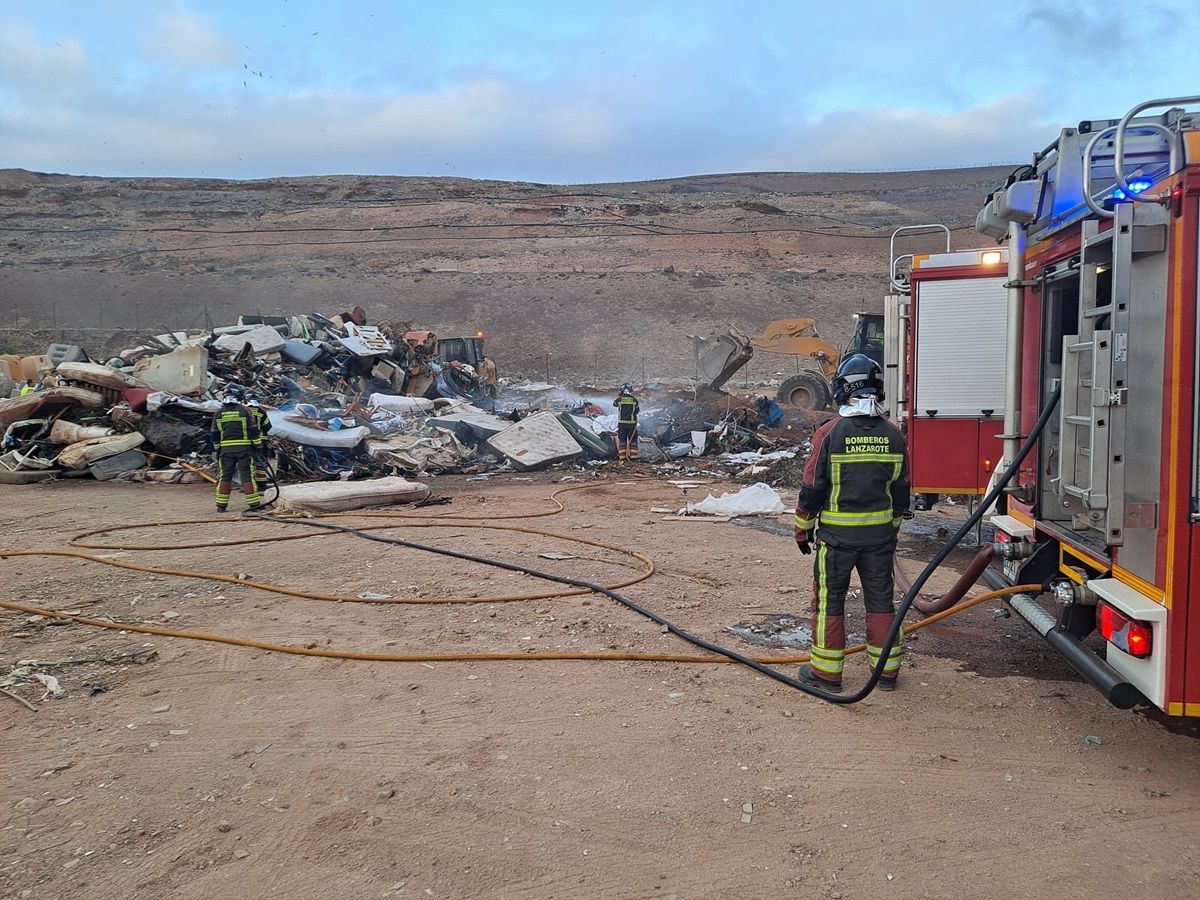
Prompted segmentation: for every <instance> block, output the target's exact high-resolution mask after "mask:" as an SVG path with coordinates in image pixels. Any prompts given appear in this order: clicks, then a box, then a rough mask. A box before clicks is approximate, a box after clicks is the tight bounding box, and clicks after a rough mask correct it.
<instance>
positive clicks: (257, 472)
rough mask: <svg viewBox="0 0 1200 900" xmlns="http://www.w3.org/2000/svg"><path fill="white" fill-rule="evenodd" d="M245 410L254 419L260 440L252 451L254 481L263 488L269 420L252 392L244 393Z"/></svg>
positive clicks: (267, 450)
mask: <svg viewBox="0 0 1200 900" xmlns="http://www.w3.org/2000/svg"><path fill="white" fill-rule="evenodd" d="M246 408H247V409H248V410H249V411H250V415H252V416H253V417H254V424H255V425H256V426H257V427H258V436H259V438H260V439H261V440H260V443H259V446H258V449H257V450H255V451H254V480H255V482H256V483H257V484H258V485H259V486H260V487H264V486H266V484H267V481H268V474H267V464H268V454H269V452H270V449H269V446H268V444H267V440H268V438H269V436H270V434H271V420H270V418H269V417H268V416H267V413H266V411H265V410H264V409H263V408H262V400H261V399H260V398H259V396H258V394H256V393H255V392H254V391H246Z"/></svg>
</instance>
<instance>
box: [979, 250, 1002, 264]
mask: <svg viewBox="0 0 1200 900" xmlns="http://www.w3.org/2000/svg"><path fill="white" fill-rule="evenodd" d="M979 261H980V262H981V263H983V264H984V265H985V266H994V265H996V263H998V262H1000V251H999V250H987V251H985V252H984V253H982V254H981V255H980V257H979Z"/></svg>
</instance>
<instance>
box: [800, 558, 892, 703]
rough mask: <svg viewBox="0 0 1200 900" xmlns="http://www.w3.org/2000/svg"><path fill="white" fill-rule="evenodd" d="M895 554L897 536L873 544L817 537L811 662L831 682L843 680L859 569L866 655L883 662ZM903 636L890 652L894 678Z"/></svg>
mask: <svg viewBox="0 0 1200 900" xmlns="http://www.w3.org/2000/svg"><path fill="white" fill-rule="evenodd" d="M895 556H896V539H895V538H892V539H891V540H889V541H887V542H886V543H883V544H874V545H872V546H869V547H853V546H847V545H845V544H841V545H834V544H830V543H828V542H827V541H819V542H818V544H817V548H816V562H815V564H814V565H813V603H812V662H811V665H812V669H813V673H814V674H815V675H817V677H819V678H823V679H825V680H826V681H829V682H832V683H839V682H841V680H842V667H843V663H844V661H845V657H846V592H847V591H848V590H849V589H850V575H851V573H852V572H854V571H855V570H856V569H857V570H858V580H859V583H860V584H861V585H862V594H863V603H864V605H865V606H866V612H867V656H868V657H869V658H870V660H871V666H872V668H874V666H875V665H876V664H877V663H878V662H879V656H880V652H881V651H882V649H883V644H884V643H885V641H886V640H887V633H888V630H889V629H890V628H891V627H892V618H893V617H894V616H895V607H894V606H893V593H894V591H895V584H894V581H893V577H892V564H893V562H894V559H895ZM903 640H904V632H903V631H901V632H900V635H899V637H897V639H896V645H895V646H894V647H893V648H892V651H891V653H889V654H888V659H887V664H886V665H885V666H884V669H883V677H884V678H895V677H896V673H897V672H899V671H900V653H901V643H902V642H903Z"/></svg>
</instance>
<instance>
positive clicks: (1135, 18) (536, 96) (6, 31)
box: [0, 0, 1200, 183]
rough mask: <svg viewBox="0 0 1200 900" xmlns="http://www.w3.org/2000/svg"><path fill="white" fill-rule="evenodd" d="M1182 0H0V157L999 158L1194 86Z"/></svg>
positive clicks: (411, 171) (302, 162) (594, 175)
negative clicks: (1087, 122)
mask: <svg viewBox="0 0 1200 900" xmlns="http://www.w3.org/2000/svg"><path fill="white" fill-rule="evenodd" d="M1198 33H1200V3H1198V2H1196V0H1158V2H1153V0H1151V2H1145V3H1141V4H1129V3H1126V2H1122V0H1091V2H1087V0H1006V2H999V3H996V2H992V3H983V2H977V0H875V2H869V0H836V2H829V0H821V2H810V0H636V2H634V0H605V2H601V0H554V2H540V0H527V2H526V0H493V2H484V0H442V2H434V0H415V2H414V0H340V2H338V0H237V2H234V0H0V168H8V167H19V168H25V169H31V170H34V171H41V172H66V173H72V174H80V175H107V176H129V175H134V176H137V175H153V176H199V177H221V178H265V177H272V176H287V175H324V174H379V175H453V176H458V177H473V178H499V179H505V180H522V181H533V182H544V183H587V182H593V183H594V182H605V181H625V180H640V179H650V178H666V177H675V176H683V175H694V174H706V173H724V172H746V171H763V170H767V171H824V170H864V169H865V170H888V169H906V168H939V167H944V166H969V165H984V164H989V163H1019V162H1022V161H1028V159H1029V158H1030V157H1031V156H1032V155H1033V153H1034V151H1036V150H1038V149H1040V148H1041V147H1043V146H1045V145H1046V144H1048V143H1050V142H1051V141H1052V140H1053V139H1054V138H1055V137H1056V136H1057V134H1058V131H1059V129H1061V128H1062V127H1064V126H1066V125H1070V124H1074V123H1076V122H1078V121H1079V120H1081V119H1088V118H1118V117H1120V116H1121V115H1122V114H1123V113H1124V112H1125V111H1126V110H1127V109H1128V108H1129V107H1131V106H1133V105H1134V104H1136V103H1139V102H1141V101H1143V100H1147V99H1152V98H1156V97H1173V96H1181V95H1186V94H1197V93H1200V52H1197V51H1196V44H1195V39H1196V37H1195V36H1196V35H1197V34H1198Z"/></svg>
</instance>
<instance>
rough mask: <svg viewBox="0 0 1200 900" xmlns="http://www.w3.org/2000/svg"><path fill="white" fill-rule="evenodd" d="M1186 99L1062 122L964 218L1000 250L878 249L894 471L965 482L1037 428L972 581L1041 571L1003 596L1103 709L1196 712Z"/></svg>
mask: <svg viewBox="0 0 1200 900" xmlns="http://www.w3.org/2000/svg"><path fill="white" fill-rule="evenodd" d="M1198 109H1200V97H1182V98H1171V99H1165V100H1151V101H1147V102H1146V103H1142V104H1139V105H1138V106H1136V107H1134V108H1133V109H1132V110H1130V111H1129V112H1128V113H1126V114H1125V115H1124V116H1123V117H1122V118H1120V119H1105V120H1089V121H1084V122H1080V123H1079V124H1078V125H1077V126H1074V127H1069V128H1064V129H1062V131H1061V133H1060V134H1059V136H1058V138H1057V140H1055V141H1054V142H1053V143H1051V144H1049V145H1048V146H1047V147H1045V148H1044V149H1042V150H1041V151H1039V152H1038V153H1036V154H1035V155H1034V156H1033V160H1032V162H1031V163H1030V164H1029V165H1027V166H1022V167H1020V168H1019V169H1018V170H1016V171H1015V172H1013V174H1012V175H1011V176H1009V178H1008V179H1007V181H1006V182H1005V183H1004V184H1003V185H999V186H998V187H997V189H996V190H995V191H994V192H993V193H992V194H991V195H990V196H989V197H988V199H987V202H986V204H985V205H984V207H983V208H982V209H981V210H980V212H979V214H978V217H977V219H976V230H977V231H979V232H980V233H981V234H983V235H986V236H987V237H990V238H992V239H994V240H995V241H997V243H999V242H1004V246H1003V247H1002V248H1001V249H1000V250H998V251H997V250H996V249H994V247H993V249H990V250H977V251H975V250H973V251H957V252H949V251H948V252H945V253H935V254H929V255H926V256H914V257H913V259H912V270H911V274H910V275H909V276H908V278H907V279H906V280H905V279H898V278H897V277H896V275H895V271H896V263H895V257H893V285H894V286H895V287H897V288H898V290H897V291H896V292H895V293H894V294H893V296H892V297H891V298H890V299H889V303H888V305H887V307H886V313H887V324H888V328H887V334H888V341H889V344H888V346H889V348H890V353H889V354H887V356H888V359H887V365H888V372H887V374H888V378H889V379H891V380H892V381H893V384H894V387H893V390H895V391H896V392H897V393H896V398H897V402H896V403H895V404H894V405H893V415H894V416H896V417H897V419H898V420H899V421H900V422H901V423H903V424H905V426H906V427H907V430H908V432H909V435H910V441H911V443H912V469H913V481H914V487H915V489H916V490H918V491H925V492H929V493H943V492H954V493H971V492H975V493H980V492H982V490H983V488H984V487H985V486H986V483H987V481H989V480H991V479H992V478H995V477H996V476H997V474H998V473H1006V472H1007V470H1008V469H1009V468H1011V467H1010V466H1009V461H1011V460H1013V459H1014V458H1015V457H1016V455H1017V451H1018V448H1019V447H1021V446H1022V444H1023V443H1024V442H1025V441H1036V447H1035V449H1034V450H1033V452H1031V453H1030V454H1029V455H1028V456H1027V457H1026V459H1025V462H1024V463H1023V464H1022V465H1021V466H1020V469H1019V471H1017V472H1015V473H1014V476H1013V477H1012V479H1011V480H1010V481H1009V482H1008V484H1007V486H1006V489H1005V491H1006V492H1005V494H1004V496H1003V497H1002V499H1001V501H1000V504H999V507H998V511H997V514H996V515H994V516H992V518H991V521H992V523H993V524H994V525H995V526H996V529H997V543H996V545H995V546H996V553H997V554H998V555H999V556H1000V557H1001V565H1000V567H999V568H998V569H997V568H990V569H988V570H985V571H984V573H983V574H984V578H985V580H986V581H988V583H989V584H991V586H993V587H1002V586H1005V585H1018V584H1039V585H1041V586H1042V592H1041V593H1040V594H1039V595H1038V596H1036V597H1035V596H1030V595H1025V594H1016V595H1014V596H1013V597H1011V598H1010V603H1011V606H1012V608H1013V610H1014V611H1016V612H1018V613H1019V614H1020V615H1021V617H1022V618H1024V619H1025V620H1026V621H1027V622H1028V623H1029V624H1030V625H1032V626H1033V627H1034V628H1036V629H1037V630H1038V632H1040V633H1041V634H1042V635H1043V637H1044V638H1045V639H1046V640H1047V642H1048V643H1050V645H1051V646H1053V647H1054V648H1055V649H1056V650H1058V651H1059V652H1060V653H1062V654H1063V655H1064V656H1065V657H1066V659H1067V660H1068V661H1069V662H1070V663H1071V664H1072V665H1073V666H1074V667H1075V668H1076V669H1077V670H1078V671H1079V672H1080V673H1081V674H1082V675H1083V676H1084V677H1085V678H1086V679H1087V680H1088V681H1089V682H1090V683H1091V684H1093V685H1094V686H1095V687H1097V688H1098V689H1100V690H1101V691H1102V692H1103V693H1104V694H1105V695H1106V696H1107V697H1108V699H1109V700H1110V701H1111V702H1113V703H1114V704H1115V705H1118V706H1122V707H1129V706H1133V705H1135V704H1139V703H1146V702H1148V703H1150V704H1152V705H1154V706H1156V707H1158V708H1159V709H1161V710H1163V711H1165V712H1166V713H1167V714H1169V715H1174V716H1200V446H1198V445H1200V406H1198V404H1200V389H1198V386H1200V381H1198V379H1200V331H1198V330H1197V321H1196V320H1197V308H1198V306H1200V295H1198V292H1197V262H1198V242H1200V200H1198V197H1200V111H1197V110H1198ZM989 254H990V255H989ZM905 281H907V283H905ZM899 288H907V291H901V290H899ZM1001 298H1002V299H1001ZM972 325H973V326H974V327H971V326H972ZM947 340H949V341H951V342H953V344H954V346H953V347H951V348H950V349H947V348H946V347H945V346H944V344H945V343H946V341H947ZM989 342H990V343H989ZM952 357H953V358H952ZM998 359H999V360H1002V363H1001V364H998V362H997V360H998ZM1035 423H1038V424H1040V426H1041V428H1040V431H1038V432H1037V433H1034V429H1035ZM992 461H994V463H993V462H992ZM989 469H990V470H991V471H989ZM966 487H971V490H965V489H964V488H966ZM1097 634H1098V636H1096V635H1097Z"/></svg>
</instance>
